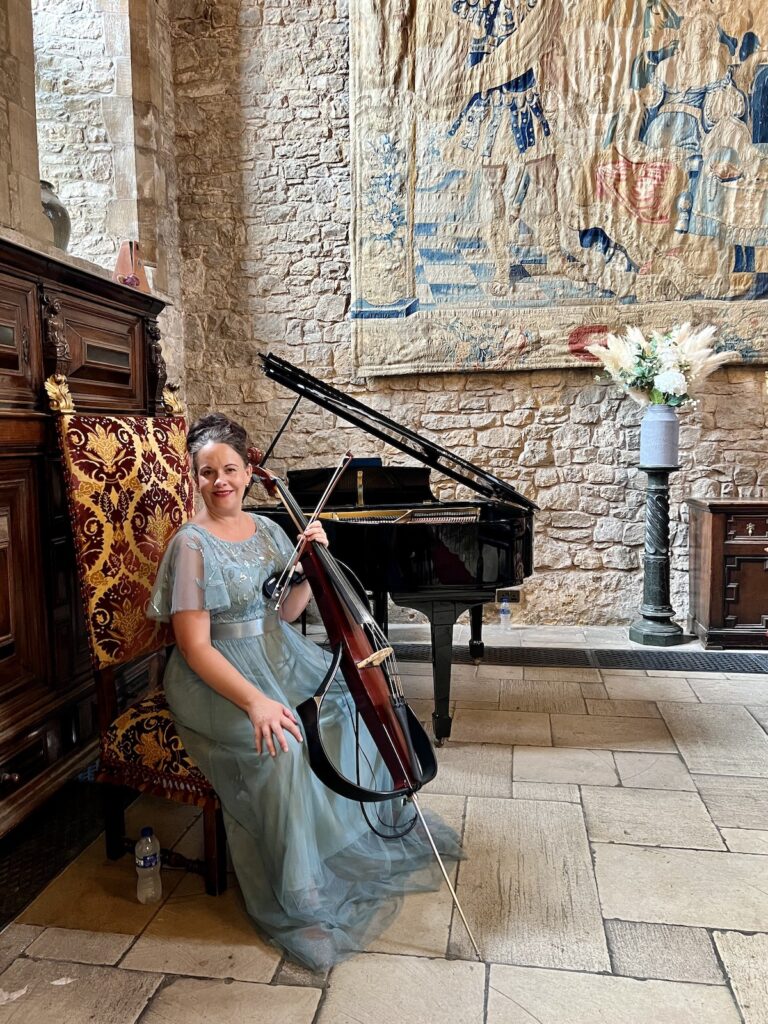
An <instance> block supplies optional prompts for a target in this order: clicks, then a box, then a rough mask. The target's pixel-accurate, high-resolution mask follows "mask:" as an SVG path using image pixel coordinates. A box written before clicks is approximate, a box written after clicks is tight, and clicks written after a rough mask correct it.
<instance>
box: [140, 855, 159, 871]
mask: <svg viewBox="0 0 768 1024" xmlns="http://www.w3.org/2000/svg"><path fill="white" fill-rule="evenodd" d="M159 863H160V860H159V858H158V856H157V854H156V853H148V854H147V855H146V856H144V857H137V858H136V867H137V868H156V867H157V865H158V864H159Z"/></svg>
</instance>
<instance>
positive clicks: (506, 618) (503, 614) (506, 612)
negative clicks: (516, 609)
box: [499, 594, 512, 631]
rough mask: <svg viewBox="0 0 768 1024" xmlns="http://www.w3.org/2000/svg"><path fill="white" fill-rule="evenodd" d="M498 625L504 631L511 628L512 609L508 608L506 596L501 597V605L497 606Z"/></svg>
mask: <svg viewBox="0 0 768 1024" xmlns="http://www.w3.org/2000/svg"><path fill="white" fill-rule="evenodd" d="M499 625H500V626H501V628H502V629H503V630H505V631H506V630H509V629H511V628H512V608H511V607H510V604H509V597H508V595H507V594H502V595H501V604H500V605H499Z"/></svg>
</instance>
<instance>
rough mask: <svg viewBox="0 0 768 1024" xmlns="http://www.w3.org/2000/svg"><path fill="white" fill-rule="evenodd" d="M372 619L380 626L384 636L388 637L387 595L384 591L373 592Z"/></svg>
mask: <svg viewBox="0 0 768 1024" xmlns="http://www.w3.org/2000/svg"><path fill="white" fill-rule="evenodd" d="M372 596H373V617H374V619H376V621H377V622H378V624H379V625H380V626H381V629H382V632H383V633H384V635H385V636H389V594H388V593H387V592H386V590H385V591H379V590H375V591H374V592H373V595H372Z"/></svg>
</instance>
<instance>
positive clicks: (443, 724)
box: [432, 712, 453, 747]
mask: <svg viewBox="0 0 768 1024" xmlns="http://www.w3.org/2000/svg"><path fill="white" fill-rule="evenodd" d="M452 722H453V719H452V718H451V717H450V716H449V715H446V717H445V718H438V717H437V716H436V715H435V714H434V712H433V714H432V735H433V736H434V737H435V739H434V744H435V746H436V747H442V746H443V744H444V743H445V741H446V740H447V739H448V738H449V737H450V735H451V723H452Z"/></svg>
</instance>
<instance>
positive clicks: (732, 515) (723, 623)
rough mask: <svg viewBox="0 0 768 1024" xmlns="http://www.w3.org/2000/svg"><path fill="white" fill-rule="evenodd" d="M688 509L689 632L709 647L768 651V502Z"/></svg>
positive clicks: (700, 503) (695, 503) (695, 504)
mask: <svg viewBox="0 0 768 1024" xmlns="http://www.w3.org/2000/svg"><path fill="white" fill-rule="evenodd" d="M688 508H689V517H688V519H689V526H688V531H689V557H690V561H689V569H688V573H689V600H690V611H689V618H688V628H689V630H690V632H692V633H695V634H696V636H698V638H699V639H700V640H701V642H702V643H703V644H704V646H705V647H754V648H760V647H762V648H768V635H766V632H767V631H768V501H765V500H759V499H754V500H753V499H743V500H739V501H734V500H730V501H729V500H722V501H708V500H706V499H705V500H694V499H690V500H689V501H688Z"/></svg>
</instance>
